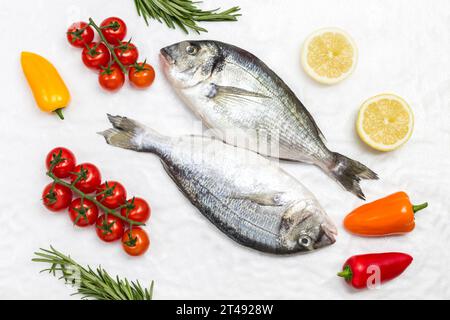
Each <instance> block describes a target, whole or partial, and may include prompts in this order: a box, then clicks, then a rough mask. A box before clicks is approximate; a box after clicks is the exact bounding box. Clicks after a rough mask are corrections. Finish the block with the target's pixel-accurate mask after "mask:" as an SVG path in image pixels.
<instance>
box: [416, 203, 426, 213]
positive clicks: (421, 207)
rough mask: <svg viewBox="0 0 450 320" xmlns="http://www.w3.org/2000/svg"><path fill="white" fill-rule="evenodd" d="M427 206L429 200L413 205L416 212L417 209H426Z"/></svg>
mask: <svg viewBox="0 0 450 320" xmlns="http://www.w3.org/2000/svg"><path fill="white" fill-rule="evenodd" d="M426 207H428V202H425V203H422V204H418V205H415V206H413V211H414V213H416V212H417V211H419V210H422V209H425V208H426Z"/></svg>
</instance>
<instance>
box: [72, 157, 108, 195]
mask: <svg viewBox="0 0 450 320" xmlns="http://www.w3.org/2000/svg"><path fill="white" fill-rule="evenodd" d="M73 172H74V173H77V174H81V175H82V177H81V179H79V181H77V183H75V187H76V188H77V189H79V190H80V191H81V192H84V193H92V192H94V191H96V190H97V188H98V187H99V186H100V183H101V182H102V176H101V174H100V171H99V170H98V168H97V167H96V166H95V165H93V164H92V163H81V164H79V165H77V166H76V167H75V168H74V169H73ZM70 179H71V181H72V183H73V182H74V181H75V180H76V179H77V175H76V174H71V175H70Z"/></svg>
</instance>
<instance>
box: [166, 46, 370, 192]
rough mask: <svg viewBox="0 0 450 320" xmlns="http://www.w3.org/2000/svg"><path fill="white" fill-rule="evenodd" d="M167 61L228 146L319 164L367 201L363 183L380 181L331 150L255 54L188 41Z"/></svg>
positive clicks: (175, 80) (177, 83) (173, 79)
mask: <svg viewBox="0 0 450 320" xmlns="http://www.w3.org/2000/svg"><path fill="white" fill-rule="evenodd" d="M161 61H162V63H163V70H164V73H165V74H166V77H167V78H168V80H169V81H170V83H171V85H172V87H173V88H174V89H175V91H176V92H177V93H178V95H179V96H180V97H181V98H182V100H183V101H184V102H185V103H186V104H187V105H188V106H189V107H190V108H191V109H192V110H193V111H194V113H195V114H196V115H197V116H198V117H199V118H200V119H201V120H202V121H203V122H204V123H205V125H206V126H207V127H209V128H211V129H212V132H213V133H214V134H215V135H216V136H217V137H219V138H221V139H223V140H224V141H225V142H226V143H229V144H233V145H238V146H240V147H245V148H248V149H249V150H252V151H255V152H259V153H261V154H263V155H266V156H271V157H276V158H280V159H287V160H293V161H300V162H306V163H310V164H314V165H316V166H318V167H319V168H321V169H322V170H323V171H324V172H326V173H327V174H328V175H329V176H331V177H332V178H334V180H336V181H337V182H338V183H339V184H341V185H342V186H343V187H344V188H345V189H346V190H348V191H350V192H352V193H354V194H355V195H357V196H358V197H360V198H362V199H364V193H363V192H362V190H361V188H360V185H359V182H360V180H361V179H377V178H378V176H377V175H376V174H375V173H374V172H373V171H372V170H370V169H369V168H367V167H366V166H364V165H363V164H361V163H360V162H358V161H355V160H352V159H350V158H347V157H345V156H343V155H341V154H339V153H337V152H333V151H330V150H329V149H328V148H327V146H326V145H325V142H324V136H323V134H322V132H321V130H320V129H319V127H318V126H317V124H316V122H315V121H314V119H313V117H312V115H311V114H310V113H309V111H308V110H307V109H306V108H305V106H304V105H303V104H302V102H301V101H300V100H299V99H298V98H297V97H296V95H295V94H294V92H293V91H292V90H291V89H290V88H289V87H288V86H287V85H286V83H284V81H283V80H282V79H281V78H280V77H278V76H277V75H276V74H275V72H273V71H272V70H271V69H270V68H269V67H268V66H267V65H266V64H264V63H263V62H262V61H261V60H259V59H258V58H257V57H255V56H254V55H252V54H251V53H249V52H247V51H245V50H243V49H240V48H238V47H235V46H233V45H230V44H226V43H223V42H219V41H213V40H202V41H183V42H180V43H176V44H173V45H170V46H167V47H165V48H163V49H161ZM260 133H264V134H263V135H261V134H260ZM237 138H240V139H237ZM243 138H245V139H243ZM266 138H267V139H266ZM242 140H244V141H242ZM265 140H267V141H277V142H278V148H277V152H275V153H274V152H272V151H273V150H272V149H273V148H263V149H261V148H260V146H262V145H264V144H267V143H268V142H267V141H265ZM242 142H243V143H242Z"/></svg>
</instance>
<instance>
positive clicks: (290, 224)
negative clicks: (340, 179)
mask: <svg viewBox="0 0 450 320" xmlns="http://www.w3.org/2000/svg"><path fill="white" fill-rule="evenodd" d="M336 235H337V229H336V227H335V226H334V224H333V222H332V221H331V220H330V218H329V217H328V216H327V214H326V213H325V212H324V210H323V209H322V208H321V207H320V205H319V204H318V203H317V201H312V202H311V203H309V204H308V203H305V202H304V201H302V202H298V203H295V204H293V205H292V206H291V207H289V208H288V209H287V210H286V212H285V213H284V214H283V218H282V220H281V228H280V236H281V243H282V246H283V249H284V250H286V251H311V250H315V249H319V248H322V247H326V246H329V245H331V244H333V243H335V242H336Z"/></svg>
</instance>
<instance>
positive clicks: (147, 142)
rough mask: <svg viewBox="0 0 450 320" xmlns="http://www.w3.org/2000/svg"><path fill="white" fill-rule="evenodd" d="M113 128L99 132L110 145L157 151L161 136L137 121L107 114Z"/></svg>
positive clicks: (135, 149)
mask: <svg viewBox="0 0 450 320" xmlns="http://www.w3.org/2000/svg"><path fill="white" fill-rule="evenodd" d="M107 116H108V120H109V122H111V124H112V126H113V128H110V129H108V130H105V131H103V132H99V133H98V134H100V135H102V136H103V137H104V138H105V140H106V142H107V143H108V144H110V145H113V146H116V147H119V148H123V149H129V150H134V151H144V152H157V150H158V146H159V144H160V142H162V140H163V136H162V135H160V134H159V133H158V132H156V131H154V130H153V129H150V128H147V127H145V126H144V125H142V124H140V123H139V122H137V121H135V120H132V119H129V118H126V117H121V116H112V115H110V114H107Z"/></svg>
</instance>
